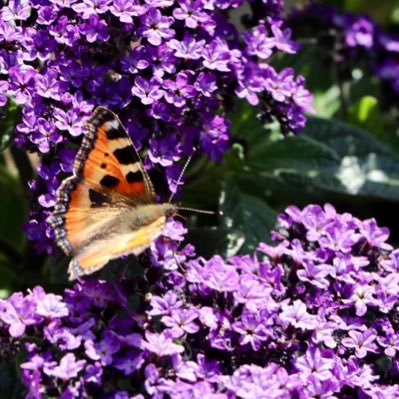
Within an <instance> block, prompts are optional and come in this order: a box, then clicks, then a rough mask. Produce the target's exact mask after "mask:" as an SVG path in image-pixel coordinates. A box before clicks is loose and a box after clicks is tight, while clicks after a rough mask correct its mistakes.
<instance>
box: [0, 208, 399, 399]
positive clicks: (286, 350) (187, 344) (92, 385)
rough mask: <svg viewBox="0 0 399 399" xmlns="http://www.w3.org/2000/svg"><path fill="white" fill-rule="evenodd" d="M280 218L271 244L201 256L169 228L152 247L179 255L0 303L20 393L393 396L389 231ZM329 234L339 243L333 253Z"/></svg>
mask: <svg viewBox="0 0 399 399" xmlns="http://www.w3.org/2000/svg"><path fill="white" fill-rule="evenodd" d="M279 224H280V228H279V231H278V234H277V232H276V233H275V234H274V237H278V239H277V241H278V242H277V243H276V244H275V245H273V246H272V245H268V244H265V243H261V244H260V245H259V247H258V249H257V251H256V252H255V253H254V254H251V255H237V256H233V257H231V258H229V259H223V258H222V257H221V256H219V255H215V256H213V257H212V258H210V259H208V260H206V259H203V258H197V257H195V254H194V253H193V248H192V247H191V246H187V247H184V248H182V249H180V250H179V249H178V242H180V241H181V239H182V238H183V235H184V234H185V229H184V228H183V227H182V226H181V225H180V223H178V222H176V221H170V222H169V223H168V225H167V228H166V229H165V234H170V235H171V236H173V237H174V238H175V239H177V241H172V240H163V239H159V240H158V241H157V242H156V243H154V245H153V250H155V248H157V251H155V252H154V253H155V254H162V253H166V252H168V251H174V253H175V257H173V260H171V259H170V258H168V257H167V258H166V260H163V258H162V257H157V256H156V255H154V257H153V258H152V259H151V261H150V265H149V266H148V268H147V269H146V270H145V272H144V276H142V275H141V276H139V275H136V276H135V277H129V278H127V277H125V279H124V280H122V281H120V282H118V283H110V282H106V281H98V280H95V279H88V280H86V281H83V280H80V281H79V282H77V283H76V284H75V286H74V287H73V288H72V289H67V290H65V292H64V295H63V297H62V298H61V297H60V296H56V295H53V294H51V293H45V292H44V290H43V289H42V288H40V287H36V288H34V289H33V290H31V291H29V292H28V293H27V294H26V295H23V294H22V293H15V294H13V295H12V296H11V297H10V298H9V299H8V300H5V301H1V302H0V333H1V334H0V335H1V337H2V340H3V342H7V345H3V346H2V348H3V350H2V354H3V356H5V357H6V359H9V360H10V361H11V360H12V359H13V356H14V355H13V354H14V353H15V351H16V350H19V351H20V353H21V356H22V358H21V359H20V360H19V361H20V362H21V365H20V371H21V375H22V381H23V383H24V384H25V387H26V397H27V398H45V397H48V396H49V395H50V394H51V395H52V396H56V397H60V398H63V399H65V398H71V397H98V398H119V399H120V398H128V399H130V398H165V399H166V398H170V397H173V398H181V399H183V398H189V397H190V398H191V397H192V398H200V397H209V398H217V399H231V398H242V399H247V398H248V399H250V398H251V399H252V398H264V399H266V398H267V399H270V398H278V399H290V398H294V397H297V398H306V399H307V398H316V397H317V398H330V399H333V398H340V399H341V398H342V399H344V398H345V399H346V398H361V399H366V398H379V397H381V398H382V397H384V398H388V399H394V398H397V397H398V395H399V387H398V384H397V380H398V378H399V367H398V366H399V357H398V356H399V355H398V350H399V339H398V337H399V329H398V323H397V320H396V312H397V309H398V306H399V300H398V296H397V292H398V290H399V278H398V275H397V272H398V250H393V249H392V248H391V246H390V245H389V244H388V243H387V241H386V240H387V239H388V232H387V229H386V228H381V227H379V226H378V225H377V224H376V222H375V220H373V219H370V220H365V221H361V220H359V219H357V218H355V217H353V216H351V215H349V214H343V215H341V214H338V213H337V212H336V211H335V209H334V208H333V207H332V206H331V205H326V206H324V207H323V208H322V207H320V206H318V205H309V206H307V207H305V208H304V209H303V210H300V209H298V208H296V207H293V206H291V207H288V208H287V209H286V212H285V213H284V214H282V215H280V217H279ZM316 225H317V226H318V228H317V237H318V239H317V240H315V234H316V232H315V226H316ZM370 226H373V227H372V231H373V234H372V237H374V238H375V237H379V239H371V235H370V231H371V230H370ZM332 231H336V233H335V236H336V237H344V238H345V239H344V240H338V242H337V245H333V246H332V245H331V240H330V238H329V237H330V236H331V232H332ZM176 232H179V233H178V234H177V233H176ZM337 232H339V234H338V233H337ZM348 237H349V238H350V239H349V241H348V240H347V238H348ZM170 238H171V237H170ZM342 243H345V245H342ZM162 247H165V249H163V248H162ZM313 270H316V272H314V271H313ZM345 274H346V275H347V278H342V276H343V275H345ZM310 276H311V278H310ZM132 287H136V288H135V289H132ZM358 287H362V292H367V295H366V296H365V297H366V298H367V300H366V301H363V303H362V306H361V308H359V298H360V297H361V295H360V294H359V291H358ZM382 292H383V293H385V295H381V293H382ZM392 296H394V297H393V298H392ZM359 309H361V312H359ZM7 356H8V357H7Z"/></svg>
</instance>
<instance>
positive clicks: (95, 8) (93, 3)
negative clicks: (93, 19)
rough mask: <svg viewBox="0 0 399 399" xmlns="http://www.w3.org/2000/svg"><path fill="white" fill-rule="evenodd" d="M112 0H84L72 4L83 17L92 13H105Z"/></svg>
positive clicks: (87, 16) (85, 17)
mask: <svg viewBox="0 0 399 399" xmlns="http://www.w3.org/2000/svg"><path fill="white" fill-rule="evenodd" d="M109 3H110V0H83V1H82V2H80V3H75V4H73V5H72V9H73V10H74V11H76V12H77V13H79V14H80V15H81V16H82V18H83V19H89V18H90V15H97V14H104V13H105V12H106V11H108V9H109V6H108V5H109Z"/></svg>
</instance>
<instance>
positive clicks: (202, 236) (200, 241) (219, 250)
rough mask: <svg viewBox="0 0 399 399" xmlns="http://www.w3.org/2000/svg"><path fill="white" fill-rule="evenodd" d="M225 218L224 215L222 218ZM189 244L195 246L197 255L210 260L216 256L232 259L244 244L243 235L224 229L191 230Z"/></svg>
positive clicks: (233, 230)
mask: <svg viewBox="0 0 399 399" xmlns="http://www.w3.org/2000/svg"><path fill="white" fill-rule="evenodd" d="M222 218H224V215H223V216H222ZM187 242H189V243H191V244H193V245H194V246H195V251H196V253H197V255H200V256H203V257H204V258H210V257H211V256H212V255H214V254H219V255H222V256H224V257H227V258H228V257H230V256H233V255H235V254H237V253H238V251H239V250H240V249H241V247H242V245H243V243H244V236H243V233H242V232H241V231H239V230H235V229H226V228H225V227H224V226H223V227H196V228H189V230H188V234H187Z"/></svg>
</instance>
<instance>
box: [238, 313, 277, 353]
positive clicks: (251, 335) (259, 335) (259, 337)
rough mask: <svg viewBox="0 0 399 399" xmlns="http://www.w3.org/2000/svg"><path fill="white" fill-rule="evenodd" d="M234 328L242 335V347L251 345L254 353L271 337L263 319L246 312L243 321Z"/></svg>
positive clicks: (240, 339)
mask: <svg viewBox="0 0 399 399" xmlns="http://www.w3.org/2000/svg"><path fill="white" fill-rule="evenodd" d="M232 327H233V330H234V331H235V332H237V333H238V334H239V335H240V338H239V342H240V345H246V344H250V345H251V347H252V349H253V350H254V351H258V350H259V349H260V348H261V346H262V343H263V342H264V341H266V340H267V338H268V337H269V336H270V333H269V332H268V331H267V330H266V327H265V325H264V320H263V318H262V317H260V315H255V314H253V313H250V312H245V313H244V314H243V315H242V316H241V320H240V321H237V322H236V323H234V324H233V326H232Z"/></svg>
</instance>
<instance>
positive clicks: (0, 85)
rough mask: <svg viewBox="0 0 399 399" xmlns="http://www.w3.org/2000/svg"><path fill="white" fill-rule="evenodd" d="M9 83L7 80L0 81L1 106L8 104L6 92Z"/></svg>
mask: <svg viewBox="0 0 399 399" xmlns="http://www.w3.org/2000/svg"><path fill="white" fill-rule="evenodd" d="M8 87H9V85H8V83H7V82H6V81H4V80H3V81H0V107H4V105H6V104H7V101H8V99H7V97H6V96H5V94H4V93H5V92H6V91H7V90H8Z"/></svg>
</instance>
